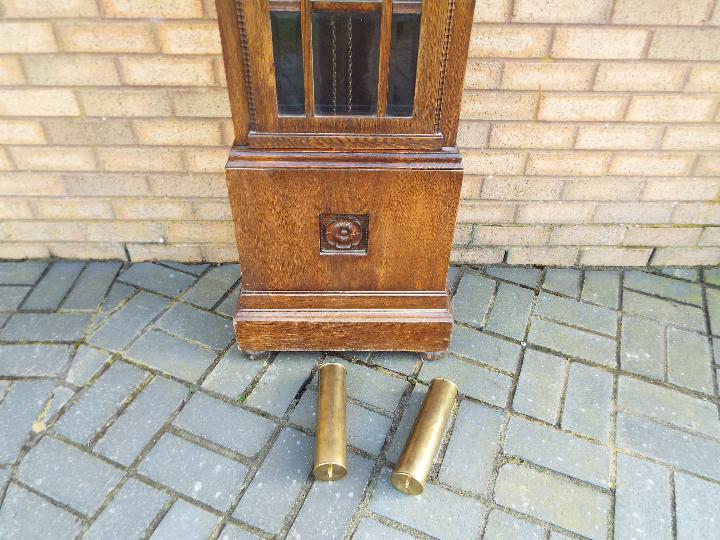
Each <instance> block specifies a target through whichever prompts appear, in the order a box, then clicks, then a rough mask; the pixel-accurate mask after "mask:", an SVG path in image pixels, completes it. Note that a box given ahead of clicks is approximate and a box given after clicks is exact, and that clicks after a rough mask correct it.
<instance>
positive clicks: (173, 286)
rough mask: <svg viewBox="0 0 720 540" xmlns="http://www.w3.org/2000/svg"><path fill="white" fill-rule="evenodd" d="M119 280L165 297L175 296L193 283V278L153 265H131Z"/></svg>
mask: <svg viewBox="0 0 720 540" xmlns="http://www.w3.org/2000/svg"><path fill="white" fill-rule="evenodd" d="M119 279H120V280H121V281H124V282H125V283H128V284H130V285H135V286H136V287H140V288H142V289H147V290H149V291H153V292H156V293H159V294H164V295H166V296H177V295H179V294H180V293H181V292H183V291H184V290H185V289H187V288H188V287H190V285H192V284H193V283H195V279H196V278H195V277H194V276H190V275H188V274H186V273H184V272H178V271H177V270H174V269H172V268H167V267H165V266H160V265H158V264H153V263H138V264H133V265H132V266H131V267H130V268H128V269H127V270H125V271H124V272H123V273H122V274H120V276H119Z"/></svg>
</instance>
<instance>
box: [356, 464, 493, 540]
mask: <svg viewBox="0 0 720 540" xmlns="http://www.w3.org/2000/svg"><path fill="white" fill-rule="evenodd" d="M390 474H391V471H390V470H389V469H383V470H382V472H381V473H380V477H379V478H378V481H377V485H376V486H375V491H374V493H373V494H372V497H371V499H370V506H369V509H370V510H371V511H372V512H375V513H376V514H380V515H382V516H385V517H388V518H390V519H392V520H395V521H397V522H399V523H403V524H405V525H408V526H410V527H412V528H414V529H417V530H419V531H422V532H424V533H426V534H429V535H430V536H434V537H436V538H440V539H446V538H447V539H450V538H475V537H476V536H477V534H478V531H479V529H480V527H481V526H482V524H483V521H484V519H485V513H486V512H487V509H486V507H485V505H483V504H482V503H481V502H480V501H478V500H475V499H471V498H469V497H463V496H461V495H458V494H456V493H453V492H452V491H448V490H446V489H444V488H441V487H439V486H436V485H434V484H431V483H427V484H426V485H425V491H423V493H422V495H419V496H417V497H408V496H407V495H405V494H404V493H400V492H399V491H397V490H396V489H395V488H394V487H393V486H392V484H391V483H390Z"/></svg>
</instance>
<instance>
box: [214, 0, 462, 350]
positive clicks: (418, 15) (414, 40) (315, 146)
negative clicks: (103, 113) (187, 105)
mask: <svg viewBox="0 0 720 540" xmlns="http://www.w3.org/2000/svg"><path fill="white" fill-rule="evenodd" d="M217 7H218V16H219V21H220V29H221V35H222V41H223V53H224V58H225V68H226V73H227V78H228V91H229V95H230V104H231V110H232V115H233V123H234V128H235V144H234V146H233V148H232V150H231V152H230V157H229V160H228V163H227V166H226V179H227V185H228V193H229V197H230V204H231V208H232V213H233V220H234V224H235V233H236V239H237V244H238V252H239V259H240V266H241V268H242V271H243V280H242V290H241V292H240V297H239V299H238V305H237V312H236V315H235V317H234V325H235V332H236V335H237V341H238V345H239V347H240V348H241V349H242V350H244V351H247V352H249V353H251V354H259V353H262V352H263V351H270V350H401V351H418V352H421V353H437V352H441V351H444V350H445V349H446V348H447V346H448V344H449V340H450V334H451V330H452V317H451V315H450V310H449V296H448V293H447V290H446V279H447V270H448V263H449V256H450V249H451V244H452V238H453V232H454V226H455V217H456V213H457V206H458V203H459V197H460V186H461V183H462V174H463V173H462V162H461V158H460V155H459V153H458V150H457V148H456V146H455V144H456V142H455V139H456V132H457V124H458V117H459V110H460V99H461V93H462V83H463V78H464V74H465V64H466V58H467V49H468V42H469V35H470V28H471V24H472V12H473V9H474V0H417V1H411V0H404V1H397V0H396V1H392V0H374V1H361V0H346V1H338V2H331V1H317V0H295V1H291V0H217Z"/></svg>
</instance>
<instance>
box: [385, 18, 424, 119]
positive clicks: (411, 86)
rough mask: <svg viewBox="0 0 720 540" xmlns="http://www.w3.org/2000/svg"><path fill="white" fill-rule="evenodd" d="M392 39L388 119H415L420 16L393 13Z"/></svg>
mask: <svg viewBox="0 0 720 540" xmlns="http://www.w3.org/2000/svg"><path fill="white" fill-rule="evenodd" d="M391 40H392V41H391V46H390V75H389V77H388V104H387V116H412V115H413V102H414V101H415V77H416V75H417V61H418V45H419V42H420V14H419V13H418V14H415V13H395V14H393V19H392V30H391Z"/></svg>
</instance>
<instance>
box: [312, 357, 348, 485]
mask: <svg viewBox="0 0 720 540" xmlns="http://www.w3.org/2000/svg"><path fill="white" fill-rule="evenodd" d="M315 422H316V423H315V467H314V468H313V476H315V478H316V479H318V480H340V479H341V478H342V477H344V476H345V475H346V474H347V450H346V443H347V441H346V438H345V368H344V367H343V366H342V365H340V364H323V365H322V366H320V369H319V370H318V399H317V413H316V420H315Z"/></svg>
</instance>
